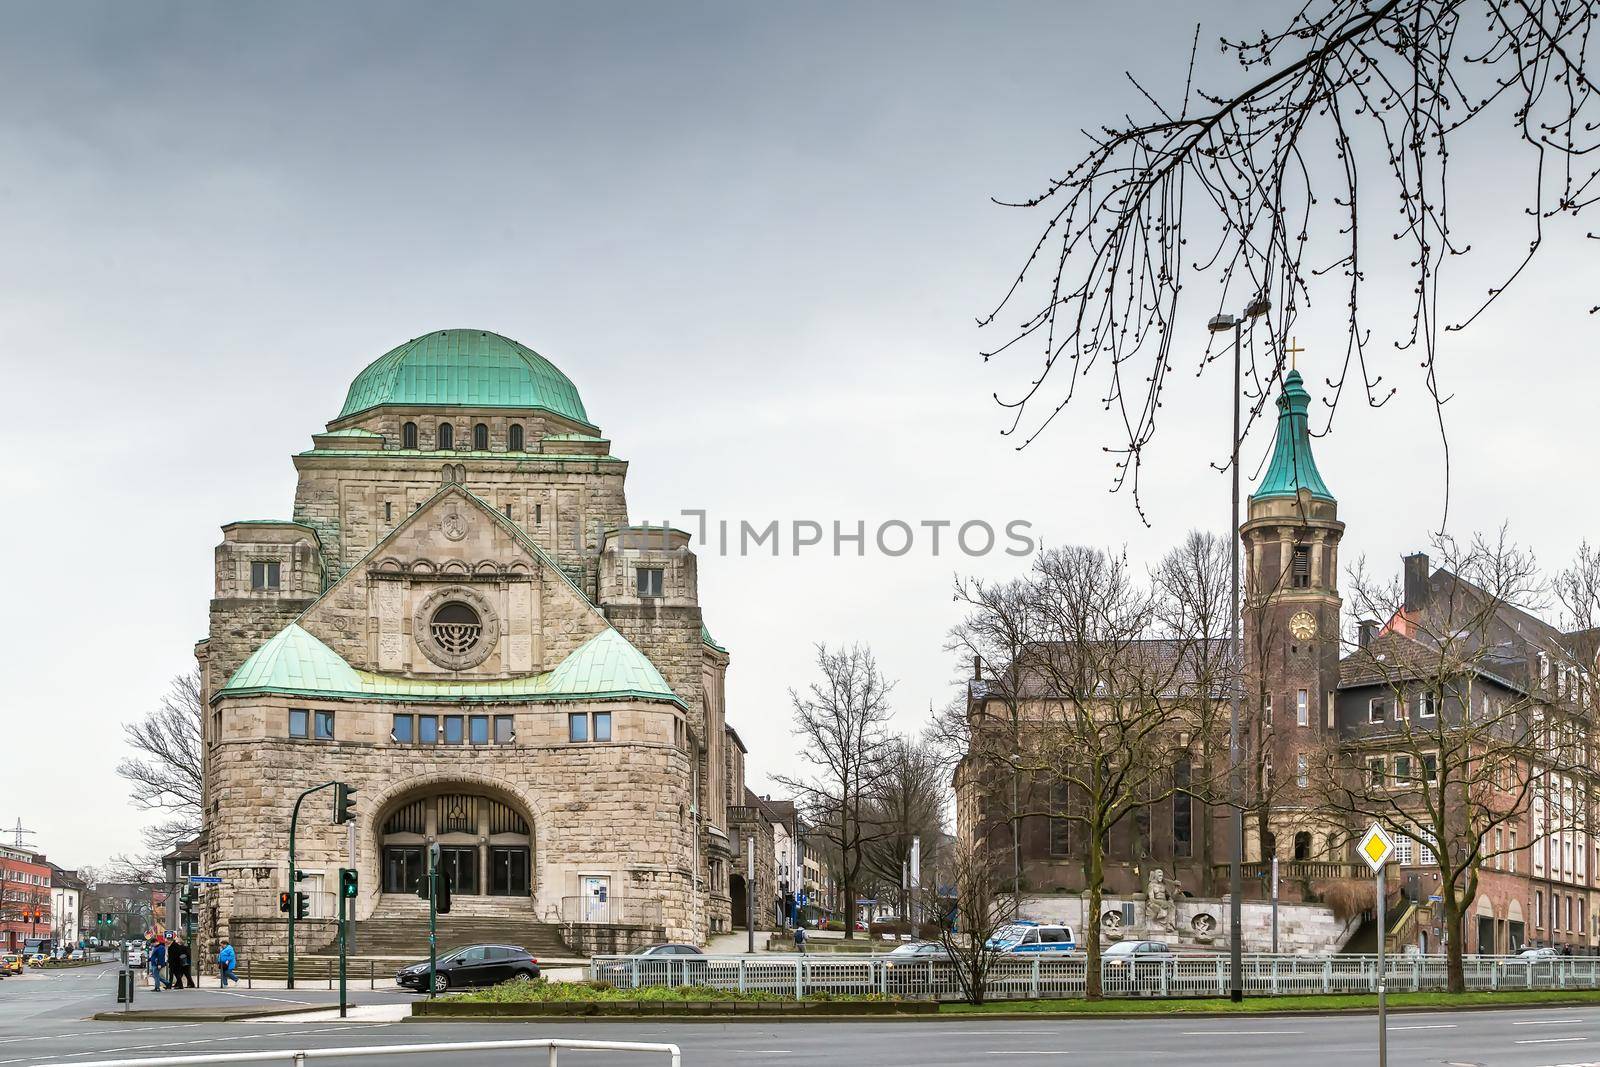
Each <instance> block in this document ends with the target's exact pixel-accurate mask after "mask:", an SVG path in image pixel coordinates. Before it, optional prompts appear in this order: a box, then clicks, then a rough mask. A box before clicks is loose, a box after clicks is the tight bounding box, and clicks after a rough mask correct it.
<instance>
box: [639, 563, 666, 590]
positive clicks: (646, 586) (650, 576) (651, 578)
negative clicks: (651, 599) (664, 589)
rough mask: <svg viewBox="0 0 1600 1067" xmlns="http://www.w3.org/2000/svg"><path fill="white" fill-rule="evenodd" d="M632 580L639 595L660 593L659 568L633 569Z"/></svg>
mask: <svg viewBox="0 0 1600 1067" xmlns="http://www.w3.org/2000/svg"><path fill="white" fill-rule="evenodd" d="M633 573H634V581H635V585H636V588H637V590H638V593H639V595H640V596H660V595H661V573H662V572H661V568H660V567H640V568H639V569H638V570H636V571H634V572H633Z"/></svg>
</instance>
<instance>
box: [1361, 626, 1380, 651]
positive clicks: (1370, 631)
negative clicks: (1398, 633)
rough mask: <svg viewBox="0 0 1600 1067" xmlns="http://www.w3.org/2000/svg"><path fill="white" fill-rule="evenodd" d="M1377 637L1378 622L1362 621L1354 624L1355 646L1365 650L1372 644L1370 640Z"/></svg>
mask: <svg viewBox="0 0 1600 1067" xmlns="http://www.w3.org/2000/svg"><path fill="white" fill-rule="evenodd" d="M1377 636H1378V620H1377V619H1362V620H1361V621H1360V622H1358V623H1356V644H1357V645H1358V646H1360V647H1361V648H1366V647H1367V646H1368V645H1370V644H1372V639H1373V638H1374V637H1377Z"/></svg>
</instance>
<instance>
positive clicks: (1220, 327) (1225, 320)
mask: <svg viewBox="0 0 1600 1067" xmlns="http://www.w3.org/2000/svg"><path fill="white" fill-rule="evenodd" d="M1237 325H1239V320H1238V319H1236V318H1234V317H1233V316H1232V315H1213V316H1211V321H1210V322H1208V323H1206V329H1208V330H1210V331H1211V332H1212V333H1227V332H1228V331H1229V330H1231V329H1233V328H1234V327H1235V326H1237Z"/></svg>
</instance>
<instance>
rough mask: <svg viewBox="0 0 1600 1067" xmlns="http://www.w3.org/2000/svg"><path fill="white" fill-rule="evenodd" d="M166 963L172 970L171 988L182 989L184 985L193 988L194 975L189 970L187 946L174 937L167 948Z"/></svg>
mask: <svg viewBox="0 0 1600 1067" xmlns="http://www.w3.org/2000/svg"><path fill="white" fill-rule="evenodd" d="M167 963H168V965H169V966H171V968H172V988H173V989H182V988H183V987H184V986H185V985H186V984H187V985H188V987H189V988H190V989H193V988H194V974H193V973H192V972H191V971H190V970H189V946H188V945H186V944H185V943H184V942H183V940H182V939H181V938H179V937H176V936H174V937H173V939H172V944H170V945H168V946H167Z"/></svg>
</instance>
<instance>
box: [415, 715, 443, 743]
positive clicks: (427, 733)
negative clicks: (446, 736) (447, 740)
mask: <svg viewBox="0 0 1600 1067" xmlns="http://www.w3.org/2000/svg"><path fill="white" fill-rule="evenodd" d="M417 740H418V741H421V742H422V743H423V744H424V745H437V744H438V743H439V716H437V715H418V716H417Z"/></svg>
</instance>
